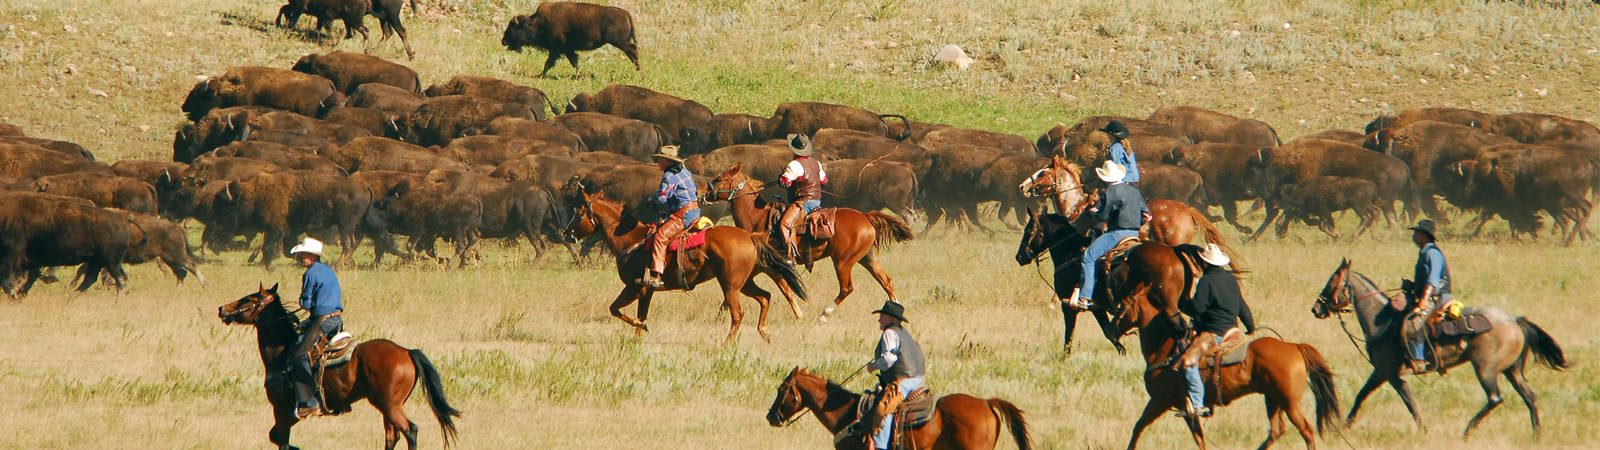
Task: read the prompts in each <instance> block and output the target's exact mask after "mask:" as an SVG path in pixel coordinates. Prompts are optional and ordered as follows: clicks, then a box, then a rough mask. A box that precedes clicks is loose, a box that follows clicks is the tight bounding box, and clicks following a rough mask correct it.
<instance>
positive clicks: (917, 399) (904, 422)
mask: <svg viewBox="0 0 1600 450" xmlns="http://www.w3.org/2000/svg"><path fill="white" fill-rule="evenodd" d="M936 400H938V399H936V398H934V396H933V391H930V390H928V388H922V389H917V390H915V391H912V392H911V395H908V396H906V399H905V401H902V402H900V411H898V412H896V413H895V414H898V415H899V417H900V418H899V419H896V420H895V421H896V422H900V423H899V428H900V429H901V430H915V429H918V428H922V426H923V425H926V424H927V423H928V421H929V420H932V419H933V406H934V403H935V401H936Z"/></svg>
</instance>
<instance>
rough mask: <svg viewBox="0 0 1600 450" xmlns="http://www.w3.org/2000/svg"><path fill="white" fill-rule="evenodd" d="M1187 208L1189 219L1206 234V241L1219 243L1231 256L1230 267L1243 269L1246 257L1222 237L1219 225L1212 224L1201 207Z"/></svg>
mask: <svg viewBox="0 0 1600 450" xmlns="http://www.w3.org/2000/svg"><path fill="white" fill-rule="evenodd" d="M1185 209H1186V210H1187V211H1186V212H1187V213H1188V214H1189V220H1190V221H1192V222H1194V226H1195V227H1196V228H1199V229H1200V232H1201V233H1204V234H1205V237H1206V243H1207V244H1217V247H1218V248H1221V249H1222V252H1223V253H1227V254H1228V256H1229V257H1230V258H1231V261H1230V262H1229V263H1228V268H1230V269H1233V270H1234V271H1235V272H1239V271H1243V270H1244V265H1243V264H1242V263H1243V262H1244V258H1240V257H1239V253H1238V252H1235V251H1233V246H1230V245H1228V240H1227V239H1225V238H1223V237H1222V232H1220V231H1217V227H1216V226H1213V225H1211V221H1210V220H1207V219H1206V216H1205V214H1201V213H1200V210H1199V209H1197V208H1195V207H1192V206H1190V207H1186V208H1185Z"/></svg>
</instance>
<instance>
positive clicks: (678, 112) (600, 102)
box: [566, 84, 712, 144]
mask: <svg viewBox="0 0 1600 450" xmlns="http://www.w3.org/2000/svg"><path fill="white" fill-rule="evenodd" d="M566 112H568V113H574V112H596V113H602V114H610V115H613V116H617V117H623V118H628V119H633V120H642V121H645V122H650V123H653V124H656V125H660V126H661V128H662V129H664V130H666V132H667V136H668V137H670V138H671V140H672V142H673V143H675V144H682V143H685V142H688V141H691V140H694V138H695V136H694V135H695V133H699V132H700V129H701V128H702V127H704V126H705V125H706V123H707V122H710V121H711V116H712V115H711V108H707V107H706V106H705V105H702V104H700V103H699V102H696V101H694V100H685V99H682V98H678V97H674V96H671V95H667V94H663V93H660V92H656V91H652V90H649V89H645V88H642V87H639V86H630V85H626V84H612V85H607V86H606V87H605V89H601V90H600V91H599V92H596V93H594V94H578V95H577V96H575V97H573V98H572V100H570V101H568V102H567V110H566Z"/></svg>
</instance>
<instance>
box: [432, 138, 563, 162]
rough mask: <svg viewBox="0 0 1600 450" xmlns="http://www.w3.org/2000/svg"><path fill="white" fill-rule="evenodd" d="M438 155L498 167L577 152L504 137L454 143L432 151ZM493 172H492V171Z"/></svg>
mask: <svg viewBox="0 0 1600 450" xmlns="http://www.w3.org/2000/svg"><path fill="white" fill-rule="evenodd" d="M431 150H432V151H433V152H434V154H437V155H441V156H445V157H448V158H450V159H454V160H457V161H461V162H464V163H467V165H469V166H490V167H498V166H499V165H501V164H505V162H506V161H510V160H513V159H516V158H519V157H521V156H522V155H527V154H538V155H554V156H564V157H571V156H572V154H573V149H572V148H570V147H567V146H563V145H556V144H551V143H548V142H545V141H539V140H532V139H517V138H508V137H504V136H493V135H484V136H467V137H463V138H457V139H456V140H453V141H450V145H446V146H444V147H440V148H435V149H431ZM491 170H492V169H491Z"/></svg>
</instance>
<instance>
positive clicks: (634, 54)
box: [500, 2, 640, 78]
mask: <svg viewBox="0 0 1600 450" xmlns="http://www.w3.org/2000/svg"><path fill="white" fill-rule="evenodd" d="M607 44H610V45H611V46H612V47H616V48H617V49H618V50H622V54H624V55H627V56H628V60H629V61H632V62H633V69H634V70H640V69H639V44H638V41H637V40H635V38H634V32H633V16H630V15H628V11H627V10H624V9H622V8H617V7H612V6H601V5H595V4H589V3H578V2H548V3H541V4H539V7H538V8H537V9H535V10H534V11H533V14H524V15H520V16H517V17H514V18H512V19H511V23H509V24H506V32H505V36H503V37H501V38H500V45H503V46H505V47H506V48H507V49H510V50H511V51H514V52H515V51H521V50H522V48H523V47H533V48H538V49H542V50H544V51H545V52H547V53H549V54H550V56H549V57H547V58H545V60H544V70H543V71H540V72H539V77H540V78H543V77H544V76H545V74H547V73H550V68H551V67H555V66H556V59H557V58H560V57H562V56H566V57H567V62H568V63H570V64H572V70H578V52H579V51H588V50H594V49H597V48H600V47H601V46H604V45H607Z"/></svg>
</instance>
